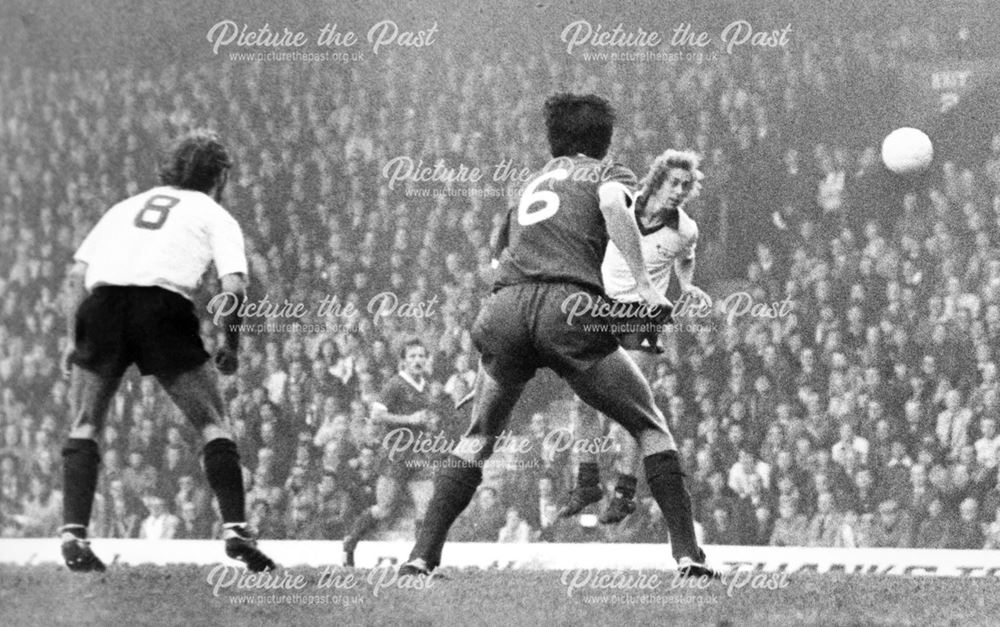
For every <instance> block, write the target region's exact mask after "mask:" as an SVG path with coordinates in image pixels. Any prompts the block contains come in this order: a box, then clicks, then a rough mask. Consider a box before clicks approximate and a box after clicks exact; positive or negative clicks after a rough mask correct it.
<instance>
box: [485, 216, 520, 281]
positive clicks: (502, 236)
mask: <svg viewBox="0 0 1000 627" xmlns="http://www.w3.org/2000/svg"><path fill="white" fill-rule="evenodd" d="M514 211H515V209H514V208H513V207H511V208H510V210H509V211H508V212H507V214H506V215H505V216H504V220H503V222H501V223H500V228H499V230H497V235H496V241H494V242H493V250H492V255H491V260H490V265H492V266H493V267H494V268H496V267H499V265H500V255H501V254H503V251H504V249H505V248H507V244H509V243H510V221H511V217H512V216H513V215H514Z"/></svg>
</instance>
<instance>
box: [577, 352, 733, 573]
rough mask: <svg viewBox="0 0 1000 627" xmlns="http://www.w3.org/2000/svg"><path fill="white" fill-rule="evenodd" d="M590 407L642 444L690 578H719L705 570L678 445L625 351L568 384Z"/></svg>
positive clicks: (672, 543)
mask: <svg viewBox="0 0 1000 627" xmlns="http://www.w3.org/2000/svg"><path fill="white" fill-rule="evenodd" d="M567 382H568V383H569V384H570V387H572V388H573V391H574V392H576V393H577V395H578V396H579V397H580V398H581V399H582V400H583V401H584V402H586V403H587V404H589V405H591V406H592V407H594V408H595V409H597V410H598V411H600V412H602V413H604V414H605V415H606V416H608V417H609V418H611V419H613V420H615V421H617V422H619V423H621V425H622V426H623V427H625V429H627V430H628V431H629V433H631V434H632V436H633V437H634V438H635V439H636V440H637V441H638V442H639V447H640V450H641V451H642V455H643V465H644V466H645V470H646V481H647V483H648V484H649V490H650V492H652V494H653V498H654V499H655V500H656V503H657V505H659V506H660V510H661V511H662V512H663V517H664V519H665V520H666V522H667V527H668V528H669V530H670V548H671V550H672V553H673V555H674V559H676V560H677V562H678V564H679V566H680V570H681V572H682V574H684V575H685V576H702V575H707V576H713V577H714V576H716V575H717V574H716V572H715V571H713V570H712V569H710V568H708V567H706V566H705V565H704V560H705V554H704V552H703V551H702V550H701V548H700V547H699V546H698V542H697V540H696V539H695V535H694V518H693V516H692V510H691V496H690V494H689V493H688V491H687V488H686V487H685V486H684V472H683V470H681V465H680V458H679V456H678V453H677V445H676V443H675V442H674V438H673V436H672V435H671V434H670V431H669V430H668V429H667V426H666V422H665V420H664V418H663V414H662V413H660V410H659V409H658V408H657V407H656V404H655V402H654V401H653V392H652V390H651V389H650V387H649V384H648V383H647V382H646V379H645V378H644V377H643V376H642V373H641V372H640V370H639V368H638V366H637V365H636V364H635V362H634V361H632V359H631V358H630V357H629V356H628V354H626V352H625V350H624V349H621V348H619V349H618V350H617V351H615V352H614V353H611V354H610V355H608V356H607V357H605V358H604V359H602V360H601V361H599V362H597V363H596V364H594V366H592V367H591V368H590V369H588V370H587V371H585V372H583V373H580V374H578V375H576V376H573V377H570V378H569V379H567Z"/></svg>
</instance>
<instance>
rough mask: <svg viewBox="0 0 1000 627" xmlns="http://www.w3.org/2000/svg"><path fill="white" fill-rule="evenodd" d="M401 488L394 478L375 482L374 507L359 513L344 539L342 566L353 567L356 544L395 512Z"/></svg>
mask: <svg viewBox="0 0 1000 627" xmlns="http://www.w3.org/2000/svg"><path fill="white" fill-rule="evenodd" d="M402 491H403V486H402V485H401V483H400V481H399V480H398V479H396V478H394V477H386V476H380V477H379V478H378V479H377V480H376V482H375V505H372V506H371V507H369V508H368V509H366V510H365V511H363V512H361V514H360V515H359V516H358V518H357V520H355V521H354V524H353V525H352V526H351V531H350V532H349V533H348V534H347V536H346V537H345V538H344V543H343V549H344V559H343V564H344V566H354V551H355V549H357V547H358V542H360V541H361V540H362V538H364V537H365V536H367V535H368V534H369V533H371V531H372V530H373V529H375V527H377V526H378V525H379V523H381V522H382V521H383V520H386V519H387V518H389V516H391V515H392V513H393V512H394V511H395V510H396V505H397V504H398V502H399V498H400V495H401V494H402Z"/></svg>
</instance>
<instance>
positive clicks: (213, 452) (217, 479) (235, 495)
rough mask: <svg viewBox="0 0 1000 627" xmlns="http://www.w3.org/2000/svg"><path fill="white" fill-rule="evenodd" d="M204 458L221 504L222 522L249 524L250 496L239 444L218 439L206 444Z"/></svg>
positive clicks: (207, 473)
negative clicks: (241, 464) (246, 485)
mask: <svg viewBox="0 0 1000 627" xmlns="http://www.w3.org/2000/svg"><path fill="white" fill-rule="evenodd" d="M204 458H205V476H206V477H207V478H208V485H209V486H210V487H211V488H212V492H214V493H215V498H216V499H218V501H219V511H220V512H221V513H222V522H223V523H245V522H246V511H245V509H246V494H245V493H244V491H243V471H242V469H241V468H240V454H239V451H237V450H236V443H235V442H233V441H232V440H230V439H229V438H216V439H214V440H212V441H211V442H209V443H207V444H205V450H204Z"/></svg>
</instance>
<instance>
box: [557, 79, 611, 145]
mask: <svg viewBox="0 0 1000 627" xmlns="http://www.w3.org/2000/svg"><path fill="white" fill-rule="evenodd" d="M614 124H615V111H614V109H613V108H612V107H611V104H610V103H608V101H607V100H605V99H604V98H601V97H600V96H595V95H594V94H586V95H579V94H567V93H562V94H555V95H552V96H549V98H548V100H546V101H545V129H546V131H547V133H548V138H549V149H550V150H551V151H552V156H553V157H571V156H573V155H576V154H579V153H583V154H585V155H587V156H588V157H593V158H594V159H603V158H604V155H606V154H607V153H608V146H610V145H611V133H612V131H613V128H614Z"/></svg>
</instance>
